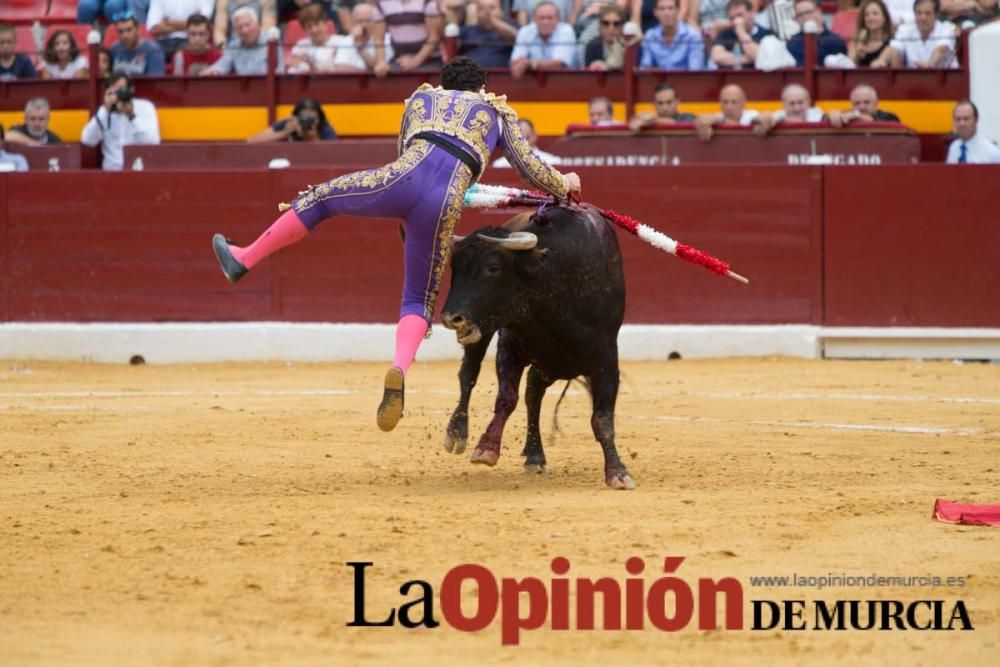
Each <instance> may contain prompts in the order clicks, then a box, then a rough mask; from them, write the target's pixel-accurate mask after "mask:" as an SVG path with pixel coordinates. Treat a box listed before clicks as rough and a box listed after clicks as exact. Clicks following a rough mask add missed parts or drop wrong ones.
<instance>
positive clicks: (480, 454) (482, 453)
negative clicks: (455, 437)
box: [469, 447, 500, 467]
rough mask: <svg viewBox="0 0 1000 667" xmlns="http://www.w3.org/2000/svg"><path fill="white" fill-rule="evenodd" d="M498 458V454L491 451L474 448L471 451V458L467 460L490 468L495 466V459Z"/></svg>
mask: <svg viewBox="0 0 1000 667" xmlns="http://www.w3.org/2000/svg"><path fill="white" fill-rule="evenodd" d="M499 458H500V452H495V451H493V450H492V449H483V448H481V447H476V448H475V449H474V450H472V456H470V457H469V460H470V461H471V462H473V463H483V464H485V465H488V466H490V467H493V466H495V465H496V464H497V459H499Z"/></svg>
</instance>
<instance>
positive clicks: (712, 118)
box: [695, 2, 760, 141]
mask: <svg viewBox="0 0 1000 667" xmlns="http://www.w3.org/2000/svg"><path fill="white" fill-rule="evenodd" d="M730 4H732V2H730ZM734 23H735V21H734ZM746 105H747V95H746V93H745V92H743V89H742V88H740V87H739V86H738V85H736V84H735V83H731V84H729V85H727V86H723V88H722V91H721V92H720V93H719V107H720V108H721V112H720V113H714V114H705V115H703V116H698V119H697V120H696V121H695V130H696V131H697V132H698V138H699V139H701V140H702V141H708V140H710V139H711V138H712V135H713V134H714V128H715V126H716V125H719V124H724V125H743V126H749V125H753V123H754V120H756V119H757V116H759V115H760V114H759V113H758V112H757V111H755V110H753V109H747V108H746Z"/></svg>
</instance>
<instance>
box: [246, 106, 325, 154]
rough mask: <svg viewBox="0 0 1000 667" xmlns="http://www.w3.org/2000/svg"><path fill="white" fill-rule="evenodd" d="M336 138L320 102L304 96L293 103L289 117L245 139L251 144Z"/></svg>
mask: <svg viewBox="0 0 1000 667" xmlns="http://www.w3.org/2000/svg"><path fill="white" fill-rule="evenodd" d="M336 138H337V133H336V132H334V131H333V126H331V125H330V123H329V121H327V119H326V114H325V113H323V107H322V106H320V103H319V102H317V101H316V100H314V99H313V98H311V97H305V98H303V99H301V100H299V102H298V104H296V105H295V108H294V109H293V110H292V115H291V117H290V118H286V119H285V120H279V121H278V122H277V123H275V124H274V125H272V126H271V127H269V128H267V129H266V130H263V131H262V132H258V133H257V134H255V135H253V136H252V137H250V138H249V139H247V141H248V142H249V143H251V144H263V143H268V142H275V141H329V140H330V139H336Z"/></svg>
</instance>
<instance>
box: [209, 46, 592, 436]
mask: <svg viewBox="0 0 1000 667" xmlns="http://www.w3.org/2000/svg"><path fill="white" fill-rule="evenodd" d="M485 86H486V70H484V69H483V68H482V67H480V66H479V65H478V64H476V62H475V61H473V60H472V59H470V58H467V57H465V56H459V57H457V58H455V59H453V60H451V61H450V62H448V64H446V65H445V66H444V67H443V68H442V69H441V86H439V87H432V86H431V85H430V84H426V83H425V84H422V85H421V86H420V87H419V88H417V89H416V90H415V91H414V93H413V94H412V95H411V96H410V98H409V99H408V100H407V102H406V107H405V109H404V111H403V120H402V124H401V126H400V133H399V142H398V144H399V145H398V154H399V157H398V158H397V159H396V160H395V161H394V162H391V163H389V164H387V165H386V166H384V167H380V168H378V169H370V170H368V171H360V172H356V173H353V174H346V175H344V176H340V177H337V178H334V179H332V180H330V181H327V182H326V183H322V184H320V185H314V186H311V187H309V188H307V189H306V190H305V191H303V192H302V193H301V194H300V195H299V196H298V197H297V198H296V199H295V200H294V201H292V203H291V205H284V206H283V207H282V206H279V209H281V210H284V211H285V212H284V213H283V214H282V215H281V217H279V218H278V219H277V220H276V221H275V222H274V223H273V224H272V225H271V226H270V227H269V228H268V229H267V231H265V232H264V233H263V234H262V235H261V236H260V237H258V239H257V240H256V241H254V242H253V243H251V244H250V245H248V246H245V247H240V246H237V245H235V244H234V243H233V242H232V241H230V240H228V239H226V238H225V237H224V236H222V235H221V234H216V235H215V237H214V238H213V239H212V249H213V250H214V251H215V255H216V257H217V258H218V260H219V263H220V265H221V267H222V272H223V273H224V274H225V276H226V278H228V279H229V281H230V282H236V281H237V280H239V279H240V278H242V277H243V276H244V275H245V274H246V273H247V271H249V270H251V269H252V268H253V267H254V266H256V265H257V264H258V263H259V262H261V260H263V259H264V258H265V257H267V256H268V255H270V254H272V253H274V252H276V251H278V250H280V249H281V248H284V247H286V246H288V245H290V244H292V243H295V242H296V241H299V240H301V239H303V238H304V237H305V236H306V235H307V234H308V233H309V232H310V231H312V230H313V229H314V228H315V227H316V226H317V225H318V224H319V223H321V222H323V221H324V220H326V219H327V218H331V217H334V216H339V215H351V216H361V217H375V218H382V217H388V218H402V219H403V220H405V240H404V250H403V255H404V262H403V275H404V280H403V297H402V304H401V307H400V311H399V320H398V323H397V325H396V349H395V354H394V357H393V365H392V367H391V368H390V369H389V370H388V372H387V373H386V375H385V383H384V387H383V394H382V402H381V404H380V405H379V407H378V412H377V419H376V421H377V424H378V427H379V428H380V429H381V430H383V431H391V430H392V429H394V428H395V427H396V424H397V423H398V422H399V419H400V417H402V414H403V381H404V377H405V375H406V372H407V370H408V369H409V367H410V364H412V363H413V358H414V356H415V355H416V353H417V348H419V347H420V343H421V341H423V339H424V335H425V334H426V333H427V330H428V329H429V328H430V322H431V318H433V317H434V305H435V302H436V301H437V296H438V290H439V288H440V286H441V279H442V278H443V277H444V271H445V267H446V266H447V264H448V261H449V259H450V258H451V246H452V234H453V232H454V230H455V226H456V225H457V224H458V221H459V218H461V215H462V204H463V201H464V199H465V192H466V190H468V189H469V187H470V186H471V185H472V184H473V183H474V182H475V181H476V180H477V179H478V178H479V174H480V173H481V171H482V169H483V167H485V165H486V161H487V160H488V159H489V157H490V153H492V152H493V149H494V148H496V147H498V146H499V147H501V148H502V149H503V152H504V154H505V155H506V156H507V159H508V160H509V161H510V163H511V165H513V167H514V169H515V170H516V171H517V172H518V174H519V175H520V176H521V178H523V179H524V180H525V181H527V182H528V183H530V184H531V185H532V187H534V188H537V189H539V190H544V191H546V192H549V193H550V194H553V195H555V196H556V197H558V198H560V199H566V198H567V197H568V196H569V194H570V193H571V192H576V191H579V190H580V178H579V176H577V175H576V174H572V173H571V174H565V175H564V174H561V173H560V172H559V171H557V170H556V169H555V168H554V167H551V166H550V165H548V164H546V163H544V162H542V161H541V160H539V159H538V157H537V156H535V154H534V153H532V151H531V146H529V145H528V142H527V141H525V139H524V136H523V135H522V134H521V129H520V127H519V126H518V122H517V120H518V119H517V113H516V112H515V111H514V110H513V109H512V108H511V107H510V106H509V105H508V104H507V101H506V98H504V97H498V96H496V95H493V94H492V93H487V92H486V90H485ZM386 238H387V240H388V235H387V236H386Z"/></svg>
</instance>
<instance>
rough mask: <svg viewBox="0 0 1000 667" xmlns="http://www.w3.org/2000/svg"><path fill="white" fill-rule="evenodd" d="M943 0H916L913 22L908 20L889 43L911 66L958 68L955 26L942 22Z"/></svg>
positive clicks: (907, 64)
mask: <svg viewBox="0 0 1000 667" xmlns="http://www.w3.org/2000/svg"><path fill="white" fill-rule="evenodd" d="M940 11H941V5H940V0H916V2H914V3H913V16H914V22H913V23H904V24H903V25H901V26H899V29H897V30H896V36H895V37H894V38H893V39H892V41H891V42H889V46H890V47H891V48H892V49H893V50H895V51H896V52H897V53H900V54H902V56H903V62H904V63H905V64H906V66H907V67H916V68H918V69H927V68H929V67H958V59H957V58H956V57H955V26H954V25H952V24H951V23H948V22H946V21H938V20H937V15H938V13H939V12H940Z"/></svg>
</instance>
